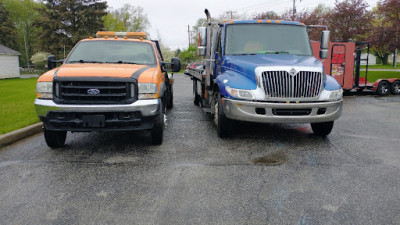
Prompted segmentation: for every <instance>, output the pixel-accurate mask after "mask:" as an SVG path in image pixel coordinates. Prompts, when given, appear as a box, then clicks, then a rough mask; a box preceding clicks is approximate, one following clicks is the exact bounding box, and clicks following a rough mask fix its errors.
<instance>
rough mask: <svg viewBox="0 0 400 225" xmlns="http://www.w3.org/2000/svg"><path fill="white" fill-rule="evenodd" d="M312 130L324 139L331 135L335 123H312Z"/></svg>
mask: <svg viewBox="0 0 400 225" xmlns="http://www.w3.org/2000/svg"><path fill="white" fill-rule="evenodd" d="M311 128H312V130H313V132H314V134H315V135H318V136H322V137H324V136H326V135H328V134H330V133H331V131H332V128H333V121H330V122H324V123H312V124H311Z"/></svg>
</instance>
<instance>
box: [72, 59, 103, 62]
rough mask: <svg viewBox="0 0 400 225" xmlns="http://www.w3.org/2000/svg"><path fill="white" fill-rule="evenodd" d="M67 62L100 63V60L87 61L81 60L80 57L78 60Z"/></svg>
mask: <svg viewBox="0 0 400 225" xmlns="http://www.w3.org/2000/svg"><path fill="white" fill-rule="evenodd" d="M68 62H69V63H102V62H99V61H87V60H83V59H81V60H78V61H68Z"/></svg>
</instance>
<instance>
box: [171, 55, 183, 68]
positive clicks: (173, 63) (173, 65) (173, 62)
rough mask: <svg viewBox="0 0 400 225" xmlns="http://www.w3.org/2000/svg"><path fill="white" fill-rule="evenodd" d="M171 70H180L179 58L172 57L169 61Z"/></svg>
mask: <svg viewBox="0 0 400 225" xmlns="http://www.w3.org/2000/svg"><path fill="white" fill-rule="evenodd" d="M171 70H172V72H179V71H180V70H181V60H179V58H176V57H173V58H172V59H171Z"/></svg>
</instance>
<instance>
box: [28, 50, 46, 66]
mask: <svg viewBox="0 0 400 225" xmlns="http://www.w3.org/2000/svg"><path fill="white" fill-rule="evenodd" d="M49 55H50V53H48V52H37V53H35V54H34V55H33V56H32V57H31V61H32V63H33V64H35V68H36V69H41V70H43V69H45V67H46V65H47V57H48V56H49Z"/></svg>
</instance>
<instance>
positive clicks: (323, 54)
mask: <svg viewBox="0 0 400 225" xmlns="http://www.w3.org/2000/svg"><path fill="white" fill-rule="evenodd" d="M329 33H330V31H329V30H324V31H322V35H321V50H320V51H319V58H321V59H326V58H328V48H329Z"/></svg>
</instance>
